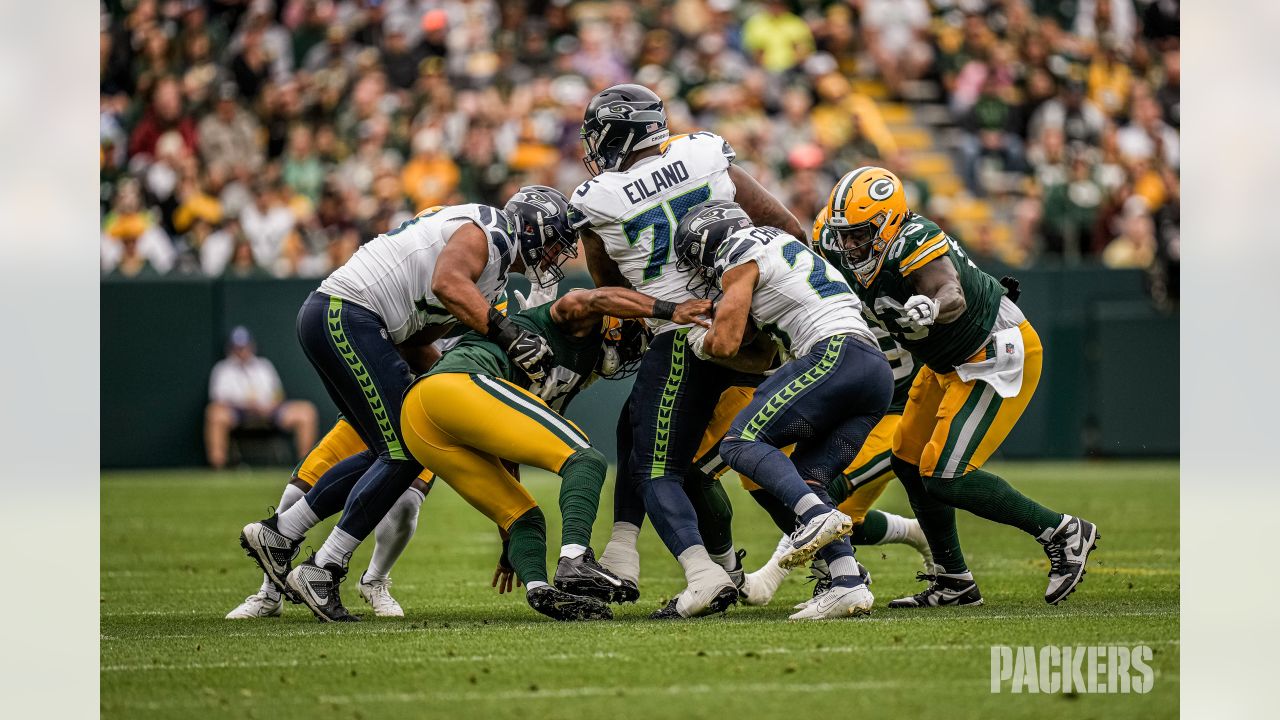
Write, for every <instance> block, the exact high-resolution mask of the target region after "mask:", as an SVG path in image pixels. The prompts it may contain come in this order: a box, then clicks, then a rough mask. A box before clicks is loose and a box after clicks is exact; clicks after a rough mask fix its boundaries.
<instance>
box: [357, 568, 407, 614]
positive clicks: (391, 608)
mask: <svg viewBox="0 0 1280 720" xmlns="http://www.w3.org/2000/svg"><path fill="white" fill-rule="evenodd" d="M356 587H357V588H358V589H359V590H360V597H362V598H364V601H365V602H367V603H369V606H370V607H372V608H373V614H374V615H377V616H378V617H404V608H402V607H400V603H398V602H396V599H395V598H393V597H391V578H384V579H382V580H369V581H366V580H365V579H364V575H363V574H362V575H361V576H360V584H359V585H357V586H356Z"/></svg>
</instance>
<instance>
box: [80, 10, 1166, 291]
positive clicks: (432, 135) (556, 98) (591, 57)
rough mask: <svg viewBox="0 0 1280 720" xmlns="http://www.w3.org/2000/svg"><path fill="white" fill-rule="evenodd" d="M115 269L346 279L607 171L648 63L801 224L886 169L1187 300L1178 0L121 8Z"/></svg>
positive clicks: (918, 189) (108, 261)
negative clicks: (858, 181) (611, 106)
mask: <svg viewBox="0 0 1280 720" xmlns="http://www.w3.org/2000/svg"><path fill="white" fill-rule="evenodd" d="M101 9H102V23H101V118H100V135H101V156H100V167H101V197H100V205H101V216H102V255H101V257H102V269H103V272H104V273H105V274H109V275H111V276H125V277H137V276H152V275H160V274H175V273H176V274H196V275H201V274H202V275H207V276H225V275H230V276H238V277H251V276H275V277H292V276H321V275H324V274H326V273H327V272H329V271H330V270H331V269H332V268H334V267H336V266H337V265H340V264H341V263H342V262H343V261H344V260H345V259H346V258H347V257H349V256H350V254H351V253H352V252H354V251H355V249H356V248H357V247H358V246H359V244H360V243H361V242H362V241H364V240H367V239H369V238H372V237H374V236H375V235H377V234H378V233H380V232H383V231H384V230H386V229H388V228H390V227H394V226H395V225H396V224H398V223H400V222H401V221H403V220H404V219H406V218H408V217H411V216H412V214H413V213H414V212H416V211H417V210H420V209H422V208H425V207H429V206H432V205H437V204H449V203H459V202H485V203H490V204H497V205H501V204H502V202H503V201H504V200H505V198H506V197H507V196H508V195H509V194H510V192H511V191H512V190H513V189H514V188H515V187H517V186H519V185H521V184H524V183H528V182H540V183H545V184H549V185H553V186H555V187H558V188H561V189H564V190H568V189H569V188H572V187H573V186H575V185H576V184H578V183H579V182H581V181H582V180H584V179H585V178H586V171H585V169H584V168H583V166H582V164H581V162H580V158H581V148H580V144H579V141H578V128H579V125H580V123H581V119H582V110H583V108H584V107H585V105H586V102H587V100H588V99H589V98H590V97H591V95H592V94H593V93H595V92H596V91H598V90H600V89H603V88H604V87H607V86H608V85H611V84H614V83H618V82H627V81H631V82H638V83H642V84H644V85H647V86H649V87H651V88H653V89H654V90H656V91H657V92H658V93H659V94H660V95H662V96H663V97H664V98H667V99H668V111H669V113H670V117H671V126H672V129H673V131H675V132H682V131H688V130H694V129H703V128H705V129H711V130H713V131H715V132H718V133H720V134H721V135H723V136H724V137H725V138H726V139H727V140H728V141H729V142H730V143H731V144H732V145H733V146H734V148H735V149H736V150H737V152H738V158H739V162H740V163H742V164H743V165H744V166H746V167H747V168H748V169H749V170H750V171H751V172H752V173H753V174H754V175H755V176H756V177H757V178H759V179H760V180H761V181H762V182H763V183H764V184H765V185H766V186H767V187H769V188H770V189H772V190H774V191H775V192H776V193H778V195H779V196H780V197H782V198H784V199H785V200H786V202H788V203H789V204H790V206H791V207H792V209H793V211H794V212H795V213H796V215H797V216H798V217H799V218H800V219H801V221H802V222H807V221H808V220H809V219H811V218H813V217H814V215H815V214H816V211H817V208H818V207H819V205H820V203H822V202H823V201H824V200H825V198H826V194H827V192H828V191H829V190H830V187H831V184H832V183H833V182H834V180H835V179H837V178H838V177H839V176H840V175H841V174H842V173H843V172H844V171H846V170H847V169H849V168H852V167H855V166H857V165H859V164H864V163H868V162H874V163H876V164H881V165H884V166H886V167H888V168H890V169H892V170H894V171H896V172H897V173H898V174H899V175H900V176H902V177H903V178H904V180H906V181H907V182H908V184H909V198H910V200H911V202H912V206H913V207H914V208H915V209H917V210H920V211H922V212H924V213H925V214H927V215H930V216H931V217H933V218H934V219H936V220H938V221H939V222H940V223H941V224H942V225H943V226H944V227H947V228H948V229H949V230H950V231H951V232H952V234H953V235H955V236H956V237H957V238H958V239H960V240H961V241H962V242H964V243H965V244H966V245H967V246H968V247H969V248H970V250H971V251H972V252H974V253H976V254H977V255H979V256H980V257H983V258H986V259H989V260H992V261H999V262H1001V263H1003V264H1005V265H1010V266H1025V265H1028V264H1033V263H1044V262H1055V261H1062V262H1066V263H1071V262H1078V261H1096V260H1100V261H1101V262H1102V263H1104V264H1106V265H1108V266H1111V267H1129V268H1146V269H1148V270H1151V271H1152V274H1153V277H1155V278H1157V279H1158V282H1157V283H1156V286H1157V287H1158V288H1159V292H1161V293H1164V294H1165V295H1173V296H1175V297H1176V284H1177V263H1178V228H1179V219H1178V144H1179V135H1178V115H1179V112H1178V103H1179V41H1178V34H1179V28H1178V2H1177V0H928V1H926V0H843V1H836V2H816V1H814V2H799V1H798V2H780V1H769V2H740V1H739V0H676V1H675V2H658V1H656V0H630V1H623V0H604V1H600V2H572V3H569V2H565V1H564V0H550V1H547V0H543V1H541V2H539V1H534V2H497V1H495V0H275V1H273V0H110V1H108V2H104V3H103V4H102V8H101Z"/></svg>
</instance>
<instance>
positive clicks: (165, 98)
mask: <svg viewBox="0 0 1280 720" xmlns="http://www.w3.org/2000/svg"><path fill="white" fill-rule="evenodd" d="M170 132H174V133H177V134H178V137H179V138H180V139H181V140H182V144H183V145H184V146H186V149H187V150H188V151H190V152H193V153H194V152H195V151H196V146H197V145H198V143H197V137H198V134H197V130H196V121H195V119H194V118H193V117H192V116H191V115H190V114H188V113H187V112H186V111H185V110H184V109H183V107H182V88H181V87H180V86H179V85H178V80H177V79H176V78H174V77H173V76H169V75H166V76H164V77H162V78H160V79H159V80H158V81H157V82H156V84H155V88H154V89H153V90H152V91H151V104H150V105H149V106H148V107H147V111H146V113H145V114H144V115H143V116H142V120H141V121H140V122H139V123H138V125H137V127H135V128H134V129H133V134H132V135H130V136H129V156H130V157H139V156H141V157H143V158H146V159H150V158H151V157H153V156H154V155H155V151H156V143H158V142H160V138H161V137H163V136H164V135H165V134H167V133H170Z"/></svg>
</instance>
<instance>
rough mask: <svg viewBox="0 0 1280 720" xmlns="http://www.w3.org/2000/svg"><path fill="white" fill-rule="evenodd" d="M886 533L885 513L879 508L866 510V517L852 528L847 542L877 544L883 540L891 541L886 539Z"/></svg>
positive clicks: (886, 520)
mask: <svg viewBox="0 0 1280 720" xmlns="http://www.w3.org/2000/svg"><path fill="white" fill-rule="evenodd" d="M894 517H897V516H896V515H895V516H894ZM888 534H889V520H888V517H887V514H886V513H883V512H880V511H879V510H868V511H867V515H866V517H864V518H863V519H862V524H861V525H858V526H857V527H855V528H854V529H853V534H852V535H850V536H849V542H851V543H853V544H854V545H879V544H880V543H883V542H893V541H892V540H888V539H887V536H888Z"/></svg>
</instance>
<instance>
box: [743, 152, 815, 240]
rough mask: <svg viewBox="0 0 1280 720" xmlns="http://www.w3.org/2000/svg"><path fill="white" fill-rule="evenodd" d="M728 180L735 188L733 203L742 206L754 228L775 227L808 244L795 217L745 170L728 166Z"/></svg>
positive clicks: (805, 234) (807, 237) (806, 236)
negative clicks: (754, 225)
mask: <svg viewBox="0 0 1280 720" xmlns="http://www.w3.org/2000/svg"><path fill="white" fill-rule="evenodd" d="M729 179H730V180H732V181H733V185H734V187H735V188H737V192H736V193H735V195H734V198H733V201H734V202H736V203H738V204H739V205H741V206H742V209H743V210H745V211H746V212H747V215H748V216H749V217H750V218H751V222H753V223H755V224H756V226H769V227H776V228H778V229H779V230H782V231H783V232H785V233H787V234H788V235H793V236H795V237H797V238H799V239H800V241H801V242H804V243H808V241H809V236H808V234H807V233H805V231H804V228H803V227H801V226H800V221H799V220H797V219H796V216H795V215H792V214H791V211H790V210H788V209H787V206H786V205H783V204H782V202H781V201H780V200H778V198H776V197H774V196H773V195H772V194H770V193H769V191H768V190H765V189H764V186H763V185H761V184H760V183H758V182H756V179H755V178H753V177H751V175H750V174H749V173H747V171H746V170H743V169H742V168H740V167H738V166H737V165H730V166H729Z"/></svg>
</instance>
